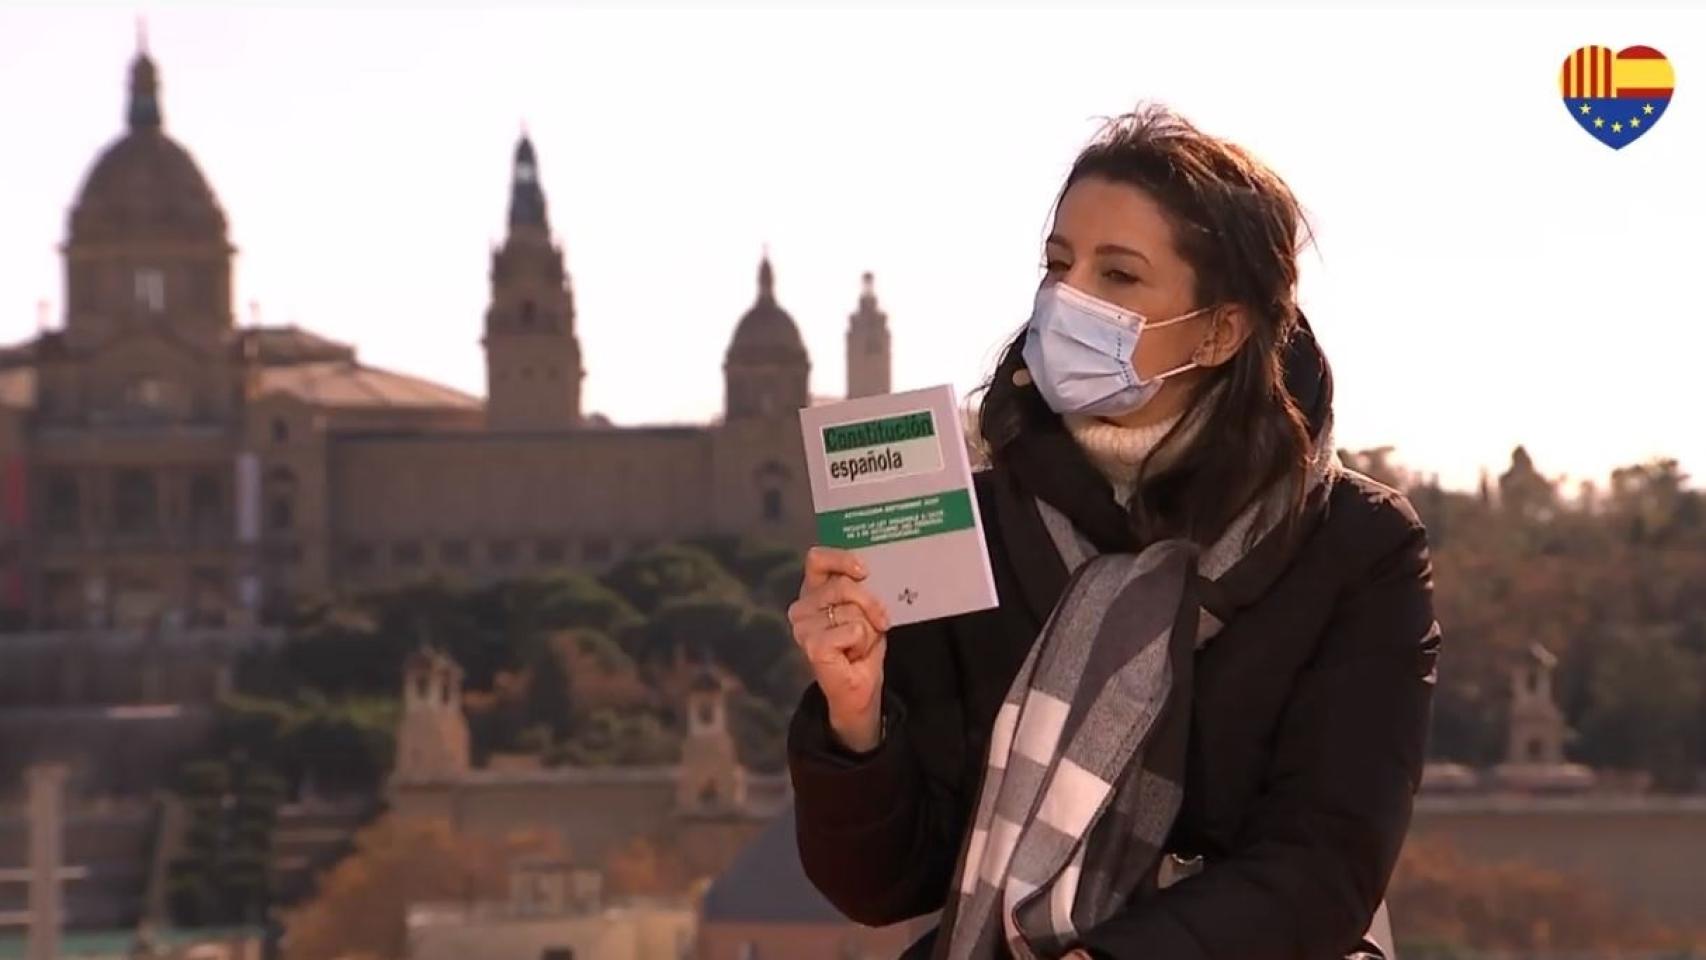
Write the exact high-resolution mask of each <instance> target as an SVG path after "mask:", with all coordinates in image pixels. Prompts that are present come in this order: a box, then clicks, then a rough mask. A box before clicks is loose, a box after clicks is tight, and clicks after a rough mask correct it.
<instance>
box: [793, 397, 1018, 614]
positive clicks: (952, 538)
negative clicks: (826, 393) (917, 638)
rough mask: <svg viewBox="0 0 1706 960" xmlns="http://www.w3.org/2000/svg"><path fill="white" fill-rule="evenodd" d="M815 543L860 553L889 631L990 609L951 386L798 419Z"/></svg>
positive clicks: (990, 587) (979, 523)
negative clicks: (814, 517) (814, 522)
mask: <svg viewBox="0 0 1706 960" xmlns="http://www.w3.org/2000/svg"><path fill="white" fill-rule="evenodd" d="M800 428H801V430H802V431H803V432H804V435H805V450H806V472H807V473H808V474H809V475H810V476H811V483H812V503H813V505H814V509H815V511H816V513H817V542H818V543H819V544H821V545H822V546H826V547H837V548H840V549H844V550H852V551H854V552H856V553H858V555H859V558H860V559H861V560H863V561H864V562H865V568H866V569H867V570H868V571H869V576H868V577H867V578H866V579H865V581H864V585H865V586H866V588H867V589H869V590H870V591H871V592H872V593H874V594H875V595H876V596H877V598H878V599H880V600H881V601H882V602H883V605H884V607H886V608H887V610H888V614H889V620H890V622H891V623H893V624H895V625H899V624H905V623H917V622H919V621H922V620H934V619H936V618H937V617H948V616H953V615H955V614H959V613H969V612H971V611H974V610H987V609H989V608H991V607H994V606H995V605H996V596H995V577H994V575H993V573H991V571H990V566H989V550H988V547H987V546H986V545H985V543H984V539H983V519H982V517H981V516H979V514H978V507H977V495H976V493H975V491H973V489H972V479H971V461H970V458H969V457H968V455H967V451H966V442H965V429H964V426H963V425H962V424H961V422H960V416H959V406H958V404H957V403H956V402H955V398H954V388H953V387H952V386H946V385H944V386H939V387H930V388H927V389H924V390H912V391H909V392H906V393H891V394H884V395H882V396H875V397H859V398H856V399H853V400H843V401H840V402H837V403H828V404H823V405H821V406H815V407H807V408H805V409H803V410H801V411H800Z"/></svg>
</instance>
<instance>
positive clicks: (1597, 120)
mask: <svg viewBox="0 0 1706 960" xmlns="http://www.w3.org/2000/svg"><path fill="white" fill-rule="evenodd" d="M1593 125H1594V126H1596V127H1603V126H1605V118H1604V117H1594V118H1593Z"/></svg>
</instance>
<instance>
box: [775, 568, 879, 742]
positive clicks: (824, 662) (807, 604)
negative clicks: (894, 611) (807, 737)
mask: <svg viewBox="0 0 1706 960" xmlns="http://www.w3.org/2000/svg"><path fill="white" fill-rule="evenodd" d="M865 575H866V571H865V565H864V564H863V563H861V562H860V561H859V558H858V557H857V556H856V555H854V554H853V553H852V552H851V551H848V550H836V549H833V548H830V547H813V548H811V550H809V551H808V552H807V553H806V572H805V578H804V580H803V581H802V582H801V584H800V598H799V599H798V600H796V601H794V602H793V603H792V604H790V605H789V606H788V623H789V624H790V625H791V626H792V627H793V633H794V642H795V643H796V644H798V645H799V647H800V649H801V650H803V651H805V655H806V661H807V662H808V663H810V664H811V669H812V676H813V677H814V678H816V680H817V685H818V687H819V688H820V689H822V690H823V696H824V700H825V701H827V702H828V704H829V726H830V729H831V730H833V731H834V732H835V735H836V737H837V738H839V739H840V740H841V742H842V744H843V745H844V746H846V747H847V748H848V749H850V750H855V751H865V750H870V749H872V748H873V747H875V746H876V745H877V742H878V740H879V738H880V737H881V735H882V701H883V697H882V693H883V655H884V654H885V653H886V652H887V651H888V629H889V618H888V613H887V611H885V610H884V609H883V605H882V603H881V602H880V601H879V600H877V598H876V597H875V596H873V595H872V594H871V592H870V591H869V590H866V589H865V588H864V587H863V586H861V585H860V584H859V581H860V580H863V579H865Z"/></svg>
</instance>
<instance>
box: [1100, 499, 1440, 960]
mask: <svg viewBox="0 0 1706 960" xmlns="http://www.w3.org/2000/svg"><path fill="white" fill-rule="evenodd" d="M1383 507H1384V509H1382V511H1381V514H1382V515H1381V516H1380V519H1381V520H1382V521H1388V523H1387V524H1385V531H1383V532H1389V531H1392V533H1388V535H1386V536H1382V537H1380V538H1379V539H1377V540H1374V541H1373V542H1375V543H1381V542H1385V543H1392V542H1393V541H1394V540H1395V539H1397V540H1399V541H1400V542H1399V544H1398V546H1396V547H1395V548H1392V549H1389V550H1386V551H1383V556H1381V559H1380V560H1379V561H1378V562H1377V563H1376V564H1375V565H1374V566H1373V567H1372V569H1371V570H1370V572H1369V575H1368V576H1367V577H1366V578H1363V579H1361V581H1360V583H1358V584H1357V585H1355V586H1352V587H1350V588H1348V589H1347V590H1346V591H1345V592H1343V593H1341V595H1340V598H1339V600H1338V602H1337V603H1336V605H1335V607H1334V610H1333V612H1332V615H1331V617H1330V620H1329V622H1328V626H1327V630H1326V633H1325V635H1324V636H1323V640H1322V643H1321V645H1320V647H1319V648H1318V649H1317V652H1316V654H1315V656H1314V657H1313V658H1312V660H1311V661H1310V663H1309V665H1308V666H1306V667H1305V668H1304V670H1303V671H1302V673H1301V674H1300V675H1299V676H1298V678H1297V681H1296V683H1295V686H1294V688H1293V692H1292V695H1291V697H1290V699H1289V701H1288V702H1287V705H1286V707H1285V709H1284V711H1283V712H1282V714H1281V718H1280V723H1279V727H1278V729H1277V730H1276V734H1275V739H1274V743H1273V751H1272V753H1271V754H1270V762H1269V766H1268V769H1267V771H1266V773H1265V775H1264V778H1263V782H1262V788H1261V793H1260V795H1259V796H1258V798H1257V799H1256V801H1255V803H1254V804H1253V806H1252V807H1251V809H1250V811H1249V813H1248V815H1247V816H1246V818H1245V820H1244V823H1243V824H1242V826H1241V827H1240V829H1239V831H1238V836H1237V841H1236V847H1235V849H1234V851H1233V852H1232V853H1230V854H1229V855H1228V856H1226V857H1224V858H1222V859H1220V860H1216V861H1211V862H1210V863H1209V864H1208V865H1207V867H1206V869H1204V870H1203V871H1202V872H1201V873H1199V874H1197V875H1196V876H1193V877H1191V878H1190V879H1187V880H1184V881H1182V882H1180V883H1178V884H1175V885H1174V886H1171V887H1168V888H1167V889H1165V890H1163V891H1160V892H1159V893H1157V894H1155V895H1153V896H1151V897H1148V898H1145V899H1143V900H1140V901H1138V902H1136V903H1134V904H1133V905H1132V906H1131V907H1130V908H1128V909H1127V910H1125V911H1123V912H1121V913H1118V914H1116V915H1115V916H1113V917H1112V918H1110V919H1109V920H1108V921H1106V922H1105V923H1103V924H1101V925H1099V926H1097V927H1096V928H1094V929H1092V930H1090V931H1087V932H1086V934H1085V936H1084V937H1083V939H1082V944H1081V945H1082V946H1083V947H1085V948H1086V949H1087V950H1088V951H1089V952H1090V954H1091V956H1093V957H1096V958H1098V960H1125V958H1142V960H1329V958H1342V957H1344V956H1345V954H1346V953H1347V952H1349V951H1350V950H1351V949H1352V948H1353V947H1354V946H1355V944H1356V943H1357V940H1358V938H1359V937H1361V936H1362V934H1363V933H1364V932H1365V931H1366V930H1367V928H1368V925H1369V922H1370V920H1371V919H1372V917H1373V915H1374V912H1375V910H1376V909H1377V907H1378V906H1379V903H1380V901H1381V899H1382V898H1383V897H1384V896H1385V892H1386V885H1387V881H1388V880H1389V878H1390V876H1391V873H1392V869H1393V867H1394V865H1395V863H1396V861H1397V857H1398V851H1399V848H1400V847H1401V846H1402V845H1403V841H1404V835H1405V833H1406V831H1407V830H1408V829H1409V822H1410V814H1411V808H1412V805H1413V802H1414V795H1415V791H1416V788H1417V786H1418V784H1419V782H1420V777H1421V767H1422V762H1423V754H1424V751H1425V745H1426V738H1427V728H1428V720H1429V712H1430V704H1431V699H1432V692H1433V683H1434V661H1435V659H1436V657H1437V651H1438V646H1439V639H1440V635H1439V627H1438V623H1437V622H1436V621H1435V619H1434V612H1433V598H1432V567H1431V564H1430V561H1429V558H1428V550H1427V543H1426V535H1425V533H1424V532H1423V529H1422V527H1421V524H1420V522H1419V521H1418V520H1417V519H1416V518H1415V515H1414V513H1413V512H1412V511H1410V509H1409V507H1408V505H1407V504H1404V503H1403V502H1402V500H1398V501H1396V503H1394V502H1390V501H1389V502H1388V503H1386V504H1384V505H1383ZM1399 521H1402V522H1399ZM1394 528H1401V529H1397V530H1396V531H1394ZM1377 555H1380V554H1377Z"/></svg>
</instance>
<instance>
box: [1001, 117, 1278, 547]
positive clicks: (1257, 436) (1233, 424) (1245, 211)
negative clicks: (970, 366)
mask: <svg viewBox="0 0 1706 960" xmlns="http://www.w3.org/2000/svg"><path fill="white" fill-rule="evenodd" d="M1091 177H1095V178H1100V179H1104V180H1108V181H1112V182H1114V183H1123V184H1129V185H1131V186H1133V187H1136V188H1138V189H1140V190H1142V191H1144V192H1145V193H1146V194H1148V195H1149V196H1150V197H1152V198H1154V199H1155V201H1156V202H1157V203H1159V204H1160V206H1161V208H1162V210H1163V211H1165V212H1166V215H1167V219H1168V221H1169V222H1170V224H1171V226H1172V228H1173V234H1174V243H1175V245H1176V247H1177V249H1178V252H1179V254H1180V256H1181V257H1183V259H1184V260H1185V261H1186V262H1187V263H1189V264H1190V265H1191V267H1192V268H1193V269H1194V270H1195V271H1196V304H1195V306H1197V307H1204V306H1210V305H1216V304H1225V303H1236V304H1241V305H1242V306H1243V307H1244V309H1245V310H1246V311H1247V312H1248V314H1249V318H1250V336H1249V339H1248V340H1247V341H1246V342H1245V343H1244V345H1243V346H1242V347H1241V348H1240V349H1239V351H1238V354H1237V355H1236V356H1235V357H1234V358H1233V359H1232V360H1230V361H1228V362H1227V363H1225V364H1222V365H1220V366H1218V367H1215V368H1213V369H1212V370H1211V371H1210V372H1209V375H1208V377H1207V378H1206V379H1205V380H1204V381H1203V382H1202V383H1201V384H1200V385H1199V389H1200V391H1201V392H1200V393H1199V394H1198V396H1199V398H1201V397H1206V396H1207V395H1208V393H1209V392H1210V391H1213V390H1215V389H1216V388H1217V387H1222V386H1223V387H1224V389H1221V390H1220V392H1219V394H1220V395H1219V397H1218V399H1217V402H1216V403H1215V406H1214V409H1213V410H1212V411H1209V412H1208V420H1207V421H1206V422H1205V423H1204V425H1203V427H1202V430H1201V432H1200V433H1199V434H1197V436H1198V440H1197V441H1196V442H1193V443H1191V445H1190V447H1189V449H1186V450H1183V451H1179V455H1178V456H1172V455H1171V451H1169V455H1168V456H1166V457H1154V456H1152V457H1150V458H1149V460H1148V461H1147V462H1146V464H1145V467H1144V473H1143V474H1142V475H1140V476H1139V479H1138V485H1137V489H1136V491H1135V492H1134V493H1133V494H1132V497H1131V501H1130V503H1129V505H1128V513H1129V515H1130V518H1131V522H1132V525H1133V528H1134V530H1135V531H1136V532H1137V534H1138V536H1139V538H1140V539H1142V540H1144V541H1151V540H1154V539H1159V538H1162V537H1171V536H1188V537H1190V538H1192V539H1194V540H1196V541H1197V542H1198V543H1202V544H1207V543H1211V542H1213V541H1214V540H1215V539H1217V538H1218V537H1219V536H1220V535H1221V534H1222V533H1223V532H1224V531H1225V530H1226V529H1227V527H1228V526H1230V525H1231V523H1232V521H1233V520H1234V519H1236V518H1237V516H1238V514H1239V513H1241V512H1242V511H1243V510H1244V508H1245V507H1246V506H1247V505H1248V504H1250V503H1251V502H1252V501H1254V500H1255V499H1256V498H1258V497H1260V496H1262V495H1263V494H1264V493H1265V492H1266V491H1268V490H1269V489H1272V488H1274V487H1275V486H1276V485H1277V484H1280V483H1285V482H1291V483H1292V486H1291V489H1292V490H1294V491H1296V493H1297V499H1296V502H1294V503H1293V504H1292V505H1291V508H1290V510H1288V511H1287V512H1288V516H1287V517H1283V518H1280V519H1282V520H1286V519H1290V518H1291V517H1292V516H1295V513H1296V512H1297V510H1298V509H1299V508H1300V507H1301V504H1302V490H1303V478H1304V473H1305V471H1306V470H1307V469H1308V456H1309V449H1310V437H1309V431H1308V428H1307V426H1306V425H1305V422H1304V418H1303V415H1302V414H1301V413H1300V412H1299V410H1298V406H1297V403H1296V401H1295V400H1294V399H1293V398H1292V396H1291V394H1290V393H1289V392H1288V391H1287V390H1286V386H1285V375H1284V357H1285V347H1286V345H1287V343H1288V342H1289V340H1290V338H1291V336H1292V334H1293V333H1294V332H1295V331H1296V329H1297V324H1298V312H1297V304H1296V300H1295V291H1296V287H1297V254H1298V251H1299V250H1300V249H1301V247H1302V245H1303V241H1304V239H1305V238H1306V237H1307V229H1308V228H1307V224H1306V223H1305V221H1304V217H1303V213H1302V210H1301V209H1300V207H1299V206H1298V203H1297V199H1296V198H1295V197H1294V196H1292V193H1291V190H1290V188H1288V187H1287V186H1286V185H1285V183H1284V181H1282V180H1281V179H1280V178H1279V176H1278V175H1276V174H1275V173H1274V172H1273V171H1272V170H1270V169H1268V167H1267V166H1266V165H1264V164H1263V163H1261V161H1259V160H1257V159H1255V158H1254V157H1253V156H1251V155H1250V154H1249V153H1248V152H1247V151H1245V150H1244V149H1243V148H1241V147H1239V146H1237V145H1236V144H1233V143H1229V142H1227V141H1225V140H1222V139H1220V138H1218V137H1213V136H1210V135H1208V134H1206V133H1203V132H1202V131H1200V130H1198V129H1197V128H1196V127H1195V126H1194V125H1192V124H1191V123H1190V122H1189V121H1187V120H1185V119H1184V118H1182V117H1180V116H1179V115H1177V114H1175V113H1173V112H1172V111H1171V110H1168V109H1167V108H1165V107H1160V106H1154V105H1144V106H1141V107H1139V108H1138V109H1137V110H1135V111H1133V112H1132V113H1128V114H1125V115H1124V116H1120V117H1116V118H1114V119H1112V120H1111V121H1109V122H1108V124H1107V125H1106V126H1105V127H1104V128H1103V130H1102V132H1101V133H1100V134H1099V135H1098V136H1097V137H1096V138H1095V139H1094V140H1093V141H1092V142H1091V143H1090V144H1089V146H1087V147H1085V148H1084V150H1083V152H1082V153H1080V154H1079V156H1078V159H1077V161H1076V162H1075V163H1073V165H1072V170H1071V172H1070V173H1069V174H1068V175H1067V177H1066V182H1065V184H1063V185H1062V187H1061V190H1060V195H1059V197H1057V198H1056V200H1055V204H1056V207H1057V208H1058V206H1059V203H1060V200H1061V199H1062V198H1064V197H1065V195H1066V191H1067V190H1068V189H1070V188H1071V187H1072V185H1073V184H1075V183H1077V182H1079V181H1080V180H1084V179H1086V178H1091ZM1023 344H1024V334H1023V332H1022V331H1021V333H1020V334H1019V336H1018V337H1016V338H1015V339H1014V340H1013V342H1012V343H1010V344H1009V345H1008V347H1007V349H1006V351H1005V353H1004V355H1003V358H1002V360H1001V362H1000V364H999V365H998V366H997V368H996V372H995V374H994V376H993V377H992V378H991V379H990V381H989V382H988V383H987V384H986V385H985V390H984V395H983V399H982V401H981V404H980V407H979V410H978V426H979V432H980V433H981V434H982V435H983V437H982V438H983V441H984V442H985V443H986V444H987V446H988V453H989V456H990V458H991V460H992V462H994V463H996V464H1000V463H1001V460H1002V457H1003V452H1004V450H1005V449H1006V448H1007V446H1008V444H1009V443H1010V442H1011V440H1012V439H1013V438H1014V437H1015V436H1017V435H1018V433H1019V432H1022V431H1025V430H1028V429H1036V428H1038V427H1039V426H1041V425H1044V423H1045V420H1046V421H1047V422H1051V423H1053V424H1058V423H1059V419H1058V416H1057V415H1056V414H1055V413H1054V412H1053V411H1052V410H1050V409H1048V407H1047V405H1046V404H1045V403H1044V402H1043V401H1042V398H1041V397H1040V395H1038V394H1037V393H1036V391H1035V390H1034V389H1030V388H1022V387H1018V386H1016V385H1015V384H1014V383H1013V376H1012V375H1013V373H1014V372H1016V371H1017V370H1019V369H1020V368H1022V367H1023V366H1024V361H1023V359H1022V357H1021V355H1020V352H1021V350H1022V348H1023ZM1190 418H1191V415H1187V416H1186V417H1185V418H1183V419H1182V420H1181V422H1180V427H1175V428H1174V429H1173V430H1172V431H1171V432H1170V433H1169V434H1168V435H1167V437H1166V438H1165V439H1163V440H1162V442H1161V446H1162V447H1164V448H1165V447H1171V446H1174V445H1176V444H1178V443H1181V442H1184V441H1183V431H1182V430H1181V427H1182V426H1183V424H1184V423H1185V422H1186V421H1188V420H1189V419H1190ZM1157 460H1160V461H1162V462H1164V463H1166V464H1167V465H1166V466H1165V467H1164V468H1162V469H1161V470H1160V472H1158V473H1156V474H1155V475H1154V476H1150V475H1149V474H1148V470H1149V467H1148V464H1149V463H1154V462H1156V461H1157Z"/></svg>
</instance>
